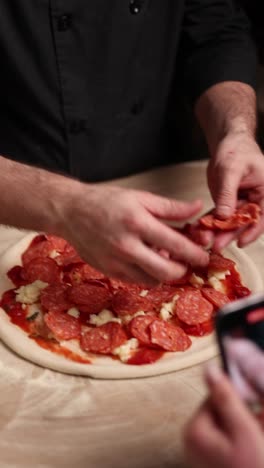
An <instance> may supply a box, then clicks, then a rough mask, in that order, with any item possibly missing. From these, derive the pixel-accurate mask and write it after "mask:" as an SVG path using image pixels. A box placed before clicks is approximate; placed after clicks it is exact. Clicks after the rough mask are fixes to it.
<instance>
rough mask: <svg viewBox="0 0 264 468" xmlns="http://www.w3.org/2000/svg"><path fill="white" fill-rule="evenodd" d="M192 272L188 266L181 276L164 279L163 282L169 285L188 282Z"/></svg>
mask: <svg viewBox="0 0 264 468" xmlns="http://www.w3.org/2000/svg"><path fill="white" fill-rule="evenodd" d="M192 273H193V270H192V268H191V267H190V266H188V269H187V271H186V273H185V275H184V276H182V277H181V278H177V279H174V280H170V281H166V282H165V284H169V285H170V286H180V285H185V284H188V283H189V279H190V277H191V275H192Z"/></svg>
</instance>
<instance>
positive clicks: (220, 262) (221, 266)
mask: <svg viewBox="0 0 264 468" xmlns="http://www.w3.org/2000/svg"><path fill="white" fill-rule="evenodd" d="M234 266H235V262H233V260H230V258H226V257H223V255H221V254H219V253H211V254H210V259H209V265H208V271H214V272H215V271H226V270H230V271H232V270H233V268H234Z"/></svg>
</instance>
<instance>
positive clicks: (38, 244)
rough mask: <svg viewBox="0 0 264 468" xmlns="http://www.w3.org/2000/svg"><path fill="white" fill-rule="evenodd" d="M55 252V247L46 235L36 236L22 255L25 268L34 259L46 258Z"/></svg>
mask: <svg viewBox="0 0 264 468" xmlns="http://www.w3.org/2000/svg"><path fill="white" fill-rule="evenodd" d="M52 250H54V248H53V245H52V243H51V242H50V241H48V240H47V239H46V237H45V236H44V235H39V236H36V237H35V238H34V239H33V241H32V242H31V244H30V245H29V246H28V248H27V249H26V250H25V252H24V253H23V255H22V263H23V266H26V265H27V264H28V263H29V262H31V260H33V259H34V258H39V257H41V258H45V257H48V256H49V254H50V253H51V252H52Z"/></svg>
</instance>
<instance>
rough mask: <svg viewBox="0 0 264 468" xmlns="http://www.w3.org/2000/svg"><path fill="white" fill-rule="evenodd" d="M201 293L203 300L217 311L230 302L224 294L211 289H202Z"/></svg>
mask: <svg viewBox="0 0 264 468" xmlns="http://www.w3.org/2000/svg"><path fill="white" fill-rule="evenodd" d="M201 293H202V295H203V296H204V297H205V299H207V300H208V301H209V302H211V304H213V305H214V306H215V307H217V309H220V308H221V307H223V306H224V305H225V304H228V302H230V299H229V297H228V296H227V295H226V294H223V293H222V292H221V291H216V290H215V289H213V288H202V289H201Z"/></svg>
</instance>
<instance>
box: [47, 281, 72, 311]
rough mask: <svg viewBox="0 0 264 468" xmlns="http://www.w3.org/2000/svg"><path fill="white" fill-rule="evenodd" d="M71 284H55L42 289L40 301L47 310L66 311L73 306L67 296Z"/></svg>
mask: <svg viewBox="0 0 264 468" xmlns="http://www.w3.org/2000/svg"><path fill="white" fill-rule="evenodd" d="M68 289H69V286H68V285H67V284H53V285H50V286H47V287H46V288H45V289H42V291H41V293H40V302H41V305H42V307H43V308H44V309H45V310H46V311H52V312H64V311H66V310H68V309H70V308H71V307H72V305H73V304H72V303H71V302H70V301H69V299H68V297H67V291H68Z"/></svg>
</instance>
